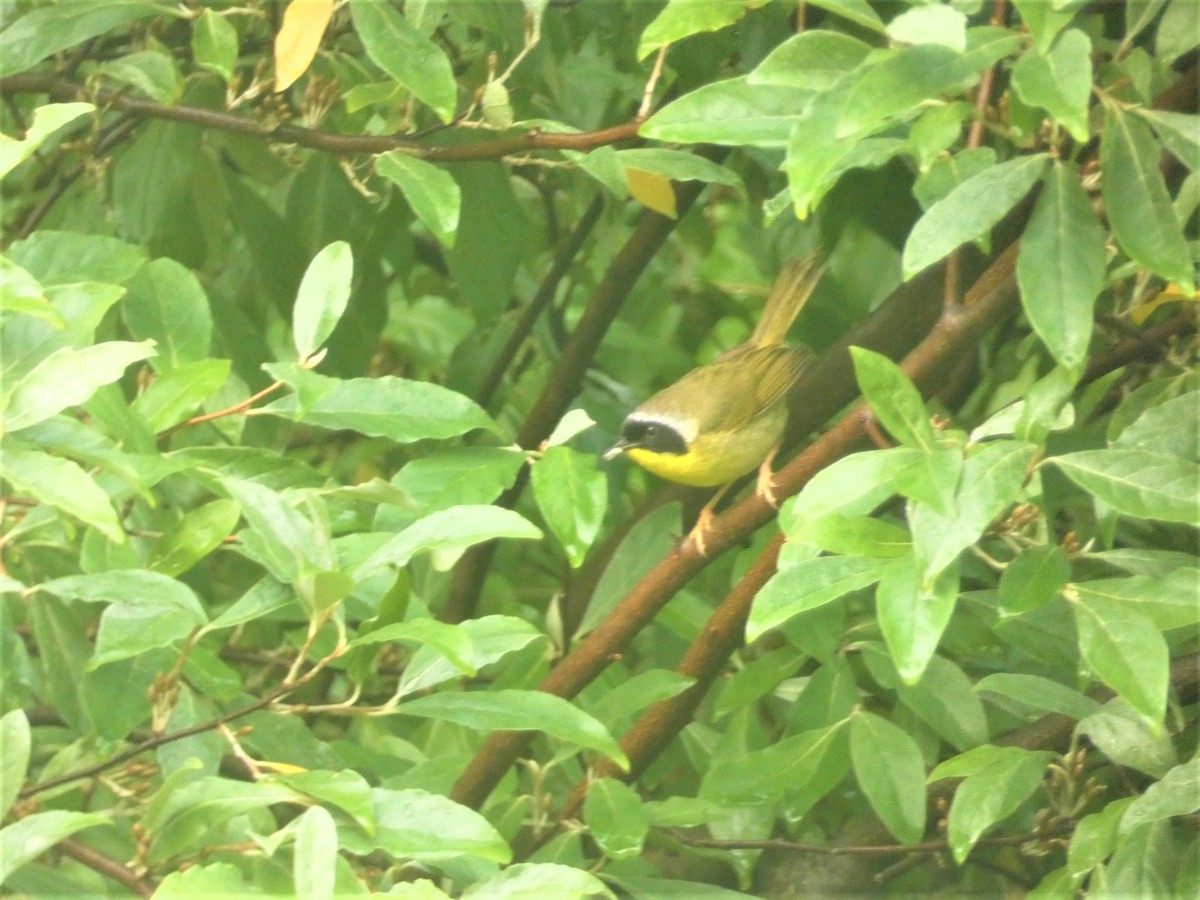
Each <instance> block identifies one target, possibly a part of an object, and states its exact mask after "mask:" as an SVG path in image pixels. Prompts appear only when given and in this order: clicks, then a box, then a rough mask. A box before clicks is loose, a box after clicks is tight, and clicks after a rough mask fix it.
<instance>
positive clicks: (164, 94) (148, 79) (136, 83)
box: [96, 50, 181, 106]
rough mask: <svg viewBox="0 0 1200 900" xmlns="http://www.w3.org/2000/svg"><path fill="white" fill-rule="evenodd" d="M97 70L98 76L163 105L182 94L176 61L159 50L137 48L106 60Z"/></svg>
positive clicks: (171, 102)
mask: <svg viewBox="0 0 1200 900" xmlns="http://www.w3.org/2000/svg"><path fill="white" fill-rule="evenodd" d="M96 71H97V74H98V75H100V76H103V77H104V78H106V79H111V80H113V81H116V82H119V83H120V84H122V85H125V86H127V87H130V88H133V90H135V91H140V92H141V93H143V94H145V95H146V96H147V97H149V98H150V99H151V100H154V101H155V102H157V103H161V104H163V105H164V106H170V105H172V104H173V103H175V101H176V100H178V99H179V95H180V93H181V85H180V80H179V70H178V69H176V67H175V60H174V59H173V58H172V57H171V56H169V55H168V54H166V53H163V52H161V51H158V50H139V51H137V52H136V53H130V54H129V55H128V56H121V57H118V58H117V59H113V60H109V61H108V62H106V63H104V64H102V65H101V66H100V67H99V68H98V69H97V70H96Z"/></svg>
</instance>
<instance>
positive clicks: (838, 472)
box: [779, 447, 926, 538]
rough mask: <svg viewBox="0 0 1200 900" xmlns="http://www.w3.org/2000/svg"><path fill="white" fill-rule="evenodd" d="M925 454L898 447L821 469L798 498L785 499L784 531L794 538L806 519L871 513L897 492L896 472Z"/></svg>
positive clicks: (781, 519)
mask: <svg viewBox="0 0 1200 900" xmlns="http://www.w3.org/2000/svg"><path fill="white" fill-rule="evenodd" d="M925 455H926V454H925V453H923V452H922V451H920V450H913V449H911V448H908V447H894V448H892V449H889V450H868V451H865V452H862V453H852V454H850V455H849V456H844V457H842V458H841V459H839V460H838V461H837V462H835V463H833V464H832V465H829V466H826V467H825V468H824V469H822V470H821V471H819V472H817V474H816V475H814V476H813V477H812V479H811V480H810V481H809V482H808V484H806V485H805V486H804V488H803V489H802V490H801V491H800V493H799V494H797V495H796V497H795V498H794V499H789V500H787V501H785V502H784V504H783V508H782V509H781V510H780V512H779V523H780V527H781V528H782V529H783V533H784V534H786V535H787V536H788V537H789V538H790V537H792V533H793V531H796V530H797V529H800V528H802V527H803V526H804V524H805V523H806V522H811V521H814V520H816V519H820V518H821V517H823V516H827V515H834V514H840V515H844V516H865V515H868V514H869V513H871V512H873V511H874V510H875V508H876V507H878V506H879V505H880V504H881V503H883V502H884V501H885V500H887V499H888V498H889V497H890V496H892V494H894V493H895V492H896V489H895V488H894V487H893V485H892V479H893V478H894V477H895V475H896V473H897V472H900V471H902V470H903V469H904V468H905V467H907V466H909V465H912V464H913V462H914V461H915V460H918V459H921V458H923V457H924V456H925Z"/></svg>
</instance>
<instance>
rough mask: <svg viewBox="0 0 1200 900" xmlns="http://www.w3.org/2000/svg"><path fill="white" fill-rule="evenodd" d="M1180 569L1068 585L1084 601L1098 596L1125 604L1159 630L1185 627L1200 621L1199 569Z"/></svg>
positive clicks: (1185, 567) (1192, 567) (1191, 567)
mask: <svg viewBox="0 0 1200 900" xmlns="http://www.w3.org/2000/svg"><path fill="white" fill-rule="evenodd" d="M1191 561H1192V563H1193V565H1192V566H1184V567H1180V568H1177V569H1174V570H1173V571H1171V572H1169V573H1168V574H1166V575H1163V576H1153V577H1151V576H1146V575H1135V576H1133V577H1132V578H1100V579H1097V580H1095V581H1081V582H1078V583H1076V584H1073V585H1071V587H1072V589H1073V590H1074V591H1075V594H1076V595H1077V596H1079V597H1081V598H1083V599H1084V600H1087V599H1088V598H1092V597H1100V598H1103V599H1107V600H1112V601H1114V602H1117V603H1125V604H1127V605H1128V606H1129V608H1130V609H1136V610H1137V611H1138V612H1139V613H1140V614H1141V615H1144V616H1145V617H1146V618H1147V619H1149V620H1150V621H1151V622H1153V623H1154V626H1155V627H1156V628H1158V629H1160V630H1162V631H1169V630H1170V629H1172V628H1185V627H1187V626H1189V625H1195V624H1196V623H1197V621H1200V569H1197V568H1195V566H1194V564H1195V562H1196V560H1195V558H1194V557H1193V558H1192V560H1191Z"/></svg>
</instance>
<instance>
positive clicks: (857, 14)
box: [810, 0, 885, 34]
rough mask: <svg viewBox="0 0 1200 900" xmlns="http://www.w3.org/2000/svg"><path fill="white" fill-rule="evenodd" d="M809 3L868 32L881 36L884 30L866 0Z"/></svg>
mask: <svg viewBox="0 0 1200 900" xmlns="http://www.w3.org/2000/svg"><path fill="white" fill-rule="evenodd" d="M810 2H811V3H812V5H813V6H818V7H820V8H821V9H824V10H827V11H829V12H831V13H833V14H834V15H835V16H841V17H842V18H843V19H846V20H847V21H849V22H853V23H854V24H855V25H861V26H862V27H863V28H866V29H867V30H869V31H875V32H878V33H879V34H883V32H884V30H885V29H884V25H883V20H882V19H880V18H879V14H878V13H876V12H875V10H874V9H872V8H871V5H870V4H869V3H868V2H867V0H810Z"/></svg>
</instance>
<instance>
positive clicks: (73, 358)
mask: <svg viewBox="0 0 1200 900" xmlns="http://www.w3.org/2000/svg"><path fill="white" fill-rule="evenodd" d="M154 352H155V351H154V342H153V341H143V342H141V343H134V342H133V341H105V342H104V343H101V344H95V345H93V346H91V347H84V348H83V349H82V350H76V349H74V348H73V347H63V348H61V349H59V350H56V351H55V352H54V353H51V354H50V355H49V356H47V357H46V358H45V359H43V360H42V361H41V362H40V363H38V364H37V365H36V366H35V367H34V368H33V370H32V371H31V372H29V373H28V374H26V375H25V377H23V378H22V379H21V380H20V381H18V382H17V383H16V385H15V386H14V387H13V389H12V393H11V394H9V396H8V401H7V404H6V406H5V409H4V423H3V427H4V431H7V432H14V431H20V430H21V429H22V428H28V427H29V426H30V425H35V424H37V423H38V422H44V421H45V420H46V419H49V418H50V417H51V416H56V415H58V414H59V413H60V412H62V411H63V410H64V409H67V408H68V407H71V406H78V405H79V404H81V403H84V402H86V401H87V400H88V398H89V397H91V396H92V394H94V393H95V392H96V390H97V388H99V387H101V386H102V385H106V384H112V382H114V381H116V380H117V379H118V378H120V377H121V376H122V375H124V374H125V370H126V369H127V368H128V367H129V366H131V365H133V363H135V362H138V361H140V360H143V359H147V358H149V357H151V356H153V355H154Z"/></svg>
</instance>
